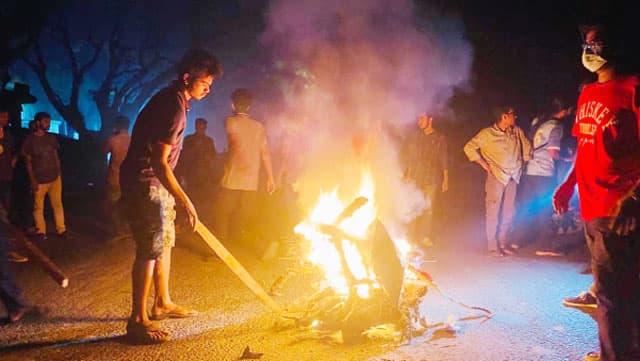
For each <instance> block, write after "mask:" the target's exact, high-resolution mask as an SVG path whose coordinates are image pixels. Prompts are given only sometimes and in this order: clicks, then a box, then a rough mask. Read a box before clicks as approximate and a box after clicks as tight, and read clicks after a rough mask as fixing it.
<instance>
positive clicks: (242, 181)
mask: <svg viewBox="0 0 640 361" xmlns="http://www.w3.org/2000/svg"><path fill="white" fill-rule="evenodd" d="M231 101H232V102H231V110H232V111H233V115H232V116H230V117H227V118H226V119H225V127H226V130H227V137H228V142H229V158H228V160H227V163H226V164H225V168H224V175H223V177H222V180H221V182H220V189H219V191H218V195H217V197H216V202H215V205H214V207H215V210H214V227H216V233H217V236H218V237H220V239H221V240H222V241H225V242H227V241H229V240H230V239H233V240H234V241H238V240H239V239H238V237H237V236H238V232H235V234H234V232H232V225H235V224H237V225H239V226H240V227H241V228H243V230H244V231H245V232H246V235H247V236H249V239H248V241H249V242H250V244H249V246H250V247H251V248H252V250H253V251H254V252H256V253H260V252H262V251H263V249H262V248H264V247H265V246H266V245H264V244H257V243H256V242H259V241H262V240H259V239H258V238H259V236H258V233H259V230H258V229H257V228H258V227H257V225H256V223H258V222H256V219H255V217H256V207H257V204H258V184H259V176H260V167H261V165H262V166H263V167H264V170H265V173H266V176H267V192H268V193H272V192H273V191H274V190H275V184H274V178H273V171H272V168H271V155H270V152H269V145H268V143H267V135H266V132H265V129H264V126H263V125H262V123H260V122H258V121H257V120H255V119H253V118H252V117H251V116H250V115H249V108H250V107H251V103H252V101H253V95H252V94H251V92H250V91H249V90H247V89H236V90H235V91H234V92H233V94H232V95H231ZM234 236H236V238H235V239H234Z"/></svg>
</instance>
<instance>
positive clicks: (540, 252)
mask: <svg viewBox="0 0 640 361" xmlns="http://www.w3.org/2000/svg"><path fill="white" fill-rule="evenodd" d="M564 255H565V254H564V253H562V252H560V251H554V250H542V249H539V250H537V251H536V256H540V257H562V256H564Z"/></svg>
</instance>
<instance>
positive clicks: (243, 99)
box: [231, 88, 253, 112]
mask: <svg viewBox="0 0 640 361" xmlns="http://www.w3.org/2000/svg"><path fill="white" fill-rule="evenodd" d="M231 101H232V102H233V105H234V106H235V107H236V110H237V111H239V112H246V111H247V110H249V107H250V106H251V102H252V101H253V95H252V94H251V92H250V91H249V89H244V88H240V89H236V90H235V91H234V92H233V94H231Z"/></svg>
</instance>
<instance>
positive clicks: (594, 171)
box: [572, 77, 640, 221]
mask: <svg viewBox="0 0 640 361" xmlns="http://www.w3.org/2000/svg"><path fill="white" fill-rule="evenodd" d="M637 86H638V79H637V78H635V77H629V78H619V79H615V80H611V81H608V82H604V83H593V84H589V85H586V86H585V87H584V88H583V90H582V93H581V94H580V98H579V99H578V108H577V110H576V121H575V124H574V126H573V132H572V133H573V135H574V136H575V137H577V138H578V151H577V157H576V164H575V171H576V180H577V183H578V192H579V195H580V208H581V213H582V217H583V218H584V220H585V221H590V220H592V219H594V218H599V217H607V216H612V215H613V211H614V208H615V205H616V203H617V201H618V200H619V199H620V198H622V197H624V196H625V195H626V194H627V193H628V192H629V191H630V190H631V189H632V188H633V187H634V186H635V185H636V184H637V182H638V180H639V179H640V132H639V130H638V128H639V125H640V112H639V111H638V107H637V103H636V87H637Z"/></svg>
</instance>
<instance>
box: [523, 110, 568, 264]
mask: <svg viewBox="0 0 640 361" xmlns="http://www.w3.org/2000/svg"><path fill="white" fill-rule="evenodd" d="M551 106H552V111H551V116H550V117H549V118H548V119H541V123H540V124H539V125H538V126H537V127H535V128H534V131H533V137H532V138H533V139H532V142H533V151H532V154H531V160H529V162H527V166H526V170H525V174H524V177H523V178H522V183H521V185H520V191H519V192H518V193H520V194H521V195H522V197H521V199H522V212H521V216H519V217H518V218H519V219H520V221H521V227H520V228H521V233H522V237H520V239H518V242H522V243H523V245H524V244H527V243H529V242H530V241H534V240H537V239H540V241H541V242H543V243H545V244H544V245H543V246H542V247H541V248H540V250H539V251H538V252H536V254H538V255H553V254H552V252H551V247H550V245H549V242H550V240H549V239H550V238H551V236H552V235H553V234H555V229H553V227H552V220H551V215H552V214H553V209H552V208H551V207H550V206H549V200H550V199H551V194H552V193H553V190H554V188H555V186H556V185H557V183H556V161H558V160H559V159H560V142H561V140H562V121H563V119H564V118H565V117H567V116H568V115H569V114H571V110H572V108H571V107H570V106H567V105H565V103H564V102H563V101H561V100H560V99H557V98H556V99H554V100H553V102H552V104H551ZM519 213H520V212H519ZM543 251H544V252H546V253H544V254H543V253H542V252H543Z"/></svg>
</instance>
